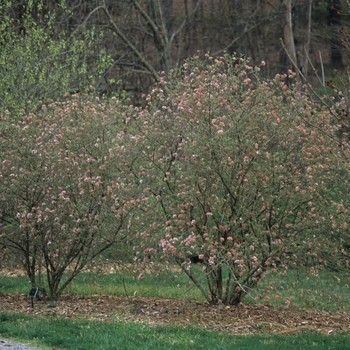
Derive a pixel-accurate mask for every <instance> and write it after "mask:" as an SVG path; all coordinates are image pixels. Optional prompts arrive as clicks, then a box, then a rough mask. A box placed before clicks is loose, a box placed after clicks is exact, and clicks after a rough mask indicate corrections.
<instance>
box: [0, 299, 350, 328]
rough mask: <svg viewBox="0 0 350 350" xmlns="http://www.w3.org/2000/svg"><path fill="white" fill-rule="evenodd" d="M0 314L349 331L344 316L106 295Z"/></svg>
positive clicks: (5, 305) (12, 307) (12, 302)
mask: <svg viewBox="0 0 350 350" xmlns="http://www.w3.org/2000/svg"><path fill="white" fill-rule="evenodd" d="M0 312H21V313H25V314H29V315H33V316H56V317H67V318H84V319H91V320H100V321H106V322H109V321H123V322H140V323H144V324H147V325H150V326H156V325H170V324H171V325H179V326H183V327H186V326H192V327H193V326H194V327H201V328H203V329H207V330H216V331H220V332H225V333H229V334H251V333H265V334H285V333H294V332H302V331H307V330H308V331H310V330H311V331H318V332H322V333H324V334H334V333H339V332H347V331H350V313H344V312H342V313H338V312H325V311H317V310H297V309H292V308H276V307H272V306H268V305H251V304H241V305H239V306H210V305H208V304H207V303H203V302H197V301H188V300H173V299H157V298H143V297H116V296H109V295H94V296H62V297H61V299H60V300H59V301H58V302H55V303H52V302H43V301H38V300H35V304H34V308H32V306H31V300H30V298H29V297H28V296H27V295H16V294H0Z"/></svg>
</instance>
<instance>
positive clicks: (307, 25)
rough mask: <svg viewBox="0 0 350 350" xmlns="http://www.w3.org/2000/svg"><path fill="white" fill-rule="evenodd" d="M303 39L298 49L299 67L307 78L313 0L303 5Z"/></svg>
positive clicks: (307, 0)
mask: <svg viewBox="0 0 350 350" xmlns="http://www.w3.org/2000/svg"><path fill="white" fill-rule="evenodd" d="M301 7H302V8H301V22H300V26H301V28H300V31H301V40H300V48H299V51H298V58H299V66H298V67H299V69H300V71H301V73H302V74H303V76H304V77H305V78H307V75H308V66H309V51H310V36H311V11H312V0H304V1H303V4H302V5H301Z"/></svg>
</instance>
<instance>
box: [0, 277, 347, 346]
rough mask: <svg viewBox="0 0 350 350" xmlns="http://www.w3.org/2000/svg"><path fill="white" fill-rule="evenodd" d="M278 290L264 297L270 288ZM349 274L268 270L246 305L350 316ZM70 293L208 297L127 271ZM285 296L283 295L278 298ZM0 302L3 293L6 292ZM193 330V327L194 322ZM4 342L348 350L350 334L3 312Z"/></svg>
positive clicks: (13, 287)
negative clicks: (222, 329) (240, 331)
mask: <svg viewBox="0 0 350 350" xmlns="http://www.w3.org/2000/svg"><path fill="white" fill-rule="evenodd" d="M268 282H273V285H274V288H273V289H272V290H271V291H270V292H268V293H267V294H265V293H266V291H265V292H263V287H264V285H265V286H266V285H267V284H268ZM349 285H350V281H349V277H348V276H345V275H342V274H338V273H333V272H328V273H323V274H321V275H320V276H310V275H309V274H307V273H306V272H300V271H299V272H298V271H296V270H290V271H289V272H288V273H287V274H286V276H284V277H283V278H281V277H280V276H278V275H276V274H274V273H272V272H271V273H269V274H267V276H266V281H263V282H261V283H260V285H259V286H258V288H257V289H256V290H253V291H251V295H250V296H248V297H247V298H246V301H245V302H254V300H253V298H255V297H256V296H258V295H260V294H261V295H263V298H262V300H264V298H265V297H268V298H269V302H268V303H269V304H271V305H284V304H283V303H284V300H285V299H286V298H287V297H288V298H290V299H291V304H292V305H293V306H295V307H300V308H310V309H322V310H326V311H339V310H342V311H350V302H349V297H350V296H349ZM29 290H30V283H29V281H28V279H27V278H26V277H20V276H12V277H10V276H1V275H0V292H2V293H20V294H28V293H29ZM66 294H79V295H92V294H108V295H117V296H118V295H120V296H125V295H127V296H134V295H136V296H144V297H145V296H146V297H147V296H150V297H160V298H162V297H166V298H174V299H180V300H183V299H194V300H200V301H204V298H203V296H202V295H201V294H200V293H199V291H198V290H197V289H196V288H195V287H194V286H193V284H192V283H191V282H189V281H188V279H187V277H186V276H185V275H184V274H179V275H178V276H177V277H174V276H173V275H171V274H168V273H163V274H162V275H159V276H150V275H145V276H144V277H143V278H142V279H138V278H137V275H136V274H133V273H131V272H130V271H127V270H124V271H119V272H114V273H111V274H101V273H99V272H84V273H81V274H80V275H78V276H77V277H76V279H75V280H74V282H73V283H72V284H71V285H70V286H69V288H68V289H67V290H66ZM276 295H279V298H276ZM0 302H1V295H0ZM194 326H195V325H194ZM0 337H4V338H10V339H15V340H18V341H22V342H32V343H33V342H34V344H36V345H38V346H40V347H42V348H43V349H82V350H89V349H94V350H96V349H101V350H104V349H106V350H107V349H114V350H115V349H259V350H261V349H279V350H280V349H309V348H311V349H344V350H345V349H349V345H348V344H350V335H347V334H335V335H332V336H325V335H321V334H320V333H313V332H305V333H299V334H288V335H248V336H242V335H240V336H232V335H227V334H223V333H219V332H214V331H206V330H204V329H198V328H195V327H193V328H190V327H187V328H181V327H175V326H157V327H149V326H147V325H144V324H141V323H127V322H123V323H121V322H118V321H109V322H98V321H87V320H78V319H63V318H50V317H45V318H43V317H30V316H26V315H22V314H5V313H2V314H1V313H0Z"/></svg>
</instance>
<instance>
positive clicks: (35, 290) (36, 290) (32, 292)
mask: <svg viewBox="0 0 350 350" xmlns="http://www.w3.org/2000/svg"><path fill="white" fill-rule="evenodd" d="M38 290H39V288H38V287H33V288H32V289H31V290H30V292H29V296H30V298H31V299H32V307H34V298H35V297H36V295H37V293H38Z"/></svg>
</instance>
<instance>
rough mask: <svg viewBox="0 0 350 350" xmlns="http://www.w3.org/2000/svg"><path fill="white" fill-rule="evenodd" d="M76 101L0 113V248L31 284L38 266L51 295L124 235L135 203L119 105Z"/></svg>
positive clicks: (55, 293)
mask: <svg viewBox="0 0 350 350" xmlns="http://www.w3.org/2000/svg"><path fill="white" fill-rule="evenodd" d="M81 101H83V100H80V99H79V97H76V98H73V99H72V100H70V101H69V102H66V103H53V104H51V105H48V106H43V107H42V111H41V112H40V113H38V114H29V115H25V114H24V115H23V116H21V117H20V118H18V119H16V120H11V119H10V118H9V117H8V116H6V115H2V116H1V124H2V128H1V138H0V149H1V154H2V163H1V168H0V178H1V182H0V245H1V246H2V247H5V248H6V249H7V250H9V251H11V252H14V253H16V254H17V256H18V258H19V259H20V260H21V262H22V264H23V267H24V268H25V269H26V272H27V274H28V276H29V278H30V280H31V282H32V284H33V285H38V283H40V281H38V271H39V270H40V269H42V268H43V269H44V271H45V273H46V276H47V284H45V285H47V287H48V289H49V297H50V298H51V299H57V298H58V297H59V296H60V294H61V293H62V291H63V290H64V289H65V288H66V286H67V285H68V284H69V283H70V282H71V281H72V279H73V278H74V277H75V276H76V274H77V273H79V272H80V271H81V270H82V269H83V268H84V267H85V266H86V265H87V264H88V263H90V262H91V261H92V260H93V259H94V258H95V257H96V256H98V255H99V254H100V253H102V252H103V251H104V250H106V249H107V248H108V247H110V246H111V245H112V244H113V243H114V242H116V241H121V240H122V239H123V230H124V226H125V225H124V224H125V222H126V220H128V216H129V214H130V213H131V211H132V210H133V208H134V207H135V204H136V201H134V200H133V198H134V192H133V191H134V186H133V184H132V183H131V182H130V181H129V178H130V177H129V174H128V170H127V167H126V166H125V164H126V162H125V157H126V154H127V147H126V144H125V141H124V140H123V139H124V133H123V132H122V131H121V130H120V127H119V123H118V112H116V110H118V105H117V104H115V103H113V101H112V104H111V105H108V104H106V103H105V102H101V101H99V100H98V99H90V100H89V99H85V100H84V102H83V103H81ZM64 273H65V276H64V275H63V274H64ZM41 287H43V285H41Z"/></svg>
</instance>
